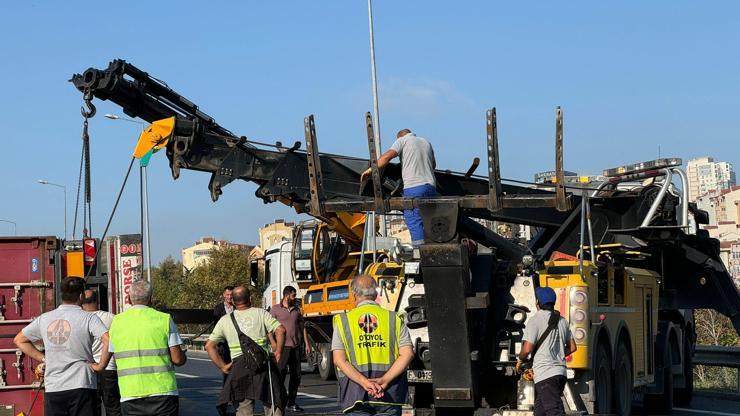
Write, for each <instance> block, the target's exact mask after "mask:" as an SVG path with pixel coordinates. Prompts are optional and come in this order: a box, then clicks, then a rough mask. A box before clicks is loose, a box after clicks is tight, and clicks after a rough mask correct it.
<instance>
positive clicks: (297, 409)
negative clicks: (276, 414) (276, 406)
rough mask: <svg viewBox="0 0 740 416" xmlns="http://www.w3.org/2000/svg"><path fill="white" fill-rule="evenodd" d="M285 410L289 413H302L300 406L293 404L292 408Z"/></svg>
mask: <svg viewBox="0 0 740 416" xmlns="http://www.w3.org/2000/svg"><path fill="white" fill-rule="evenodd" d="M286 409H288V410H290V411H291V412H303V411H304V410H303V408H302V407H301V406H298V405H297V404H294V405H292V406H288V407H286Z"/></svg>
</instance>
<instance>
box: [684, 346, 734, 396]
mask: <svg viewBox="0 0 740 416" xmlns="http://www.w3.org/2000/svg"><path fill="white" fill-rule="evenodd" d="M694 365H706V366H710V367H729V368H737V369H738V372H737V385H736V388H735V393H736V394H740V348H738V347H719V346H713V345H697V346H696V350H695V352H694Z"/></svg>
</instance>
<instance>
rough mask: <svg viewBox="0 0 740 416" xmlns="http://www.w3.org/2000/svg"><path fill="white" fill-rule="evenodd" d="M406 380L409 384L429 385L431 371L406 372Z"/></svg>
mask: <svg viewBox="0 0 740 416" xmlns="http://www.w3.org/2000/svg"><path fill="white" fill-rule="evenodd" d="M406 378H408V380H409V382H410V383H431V382H432V370H406Z"/></svg>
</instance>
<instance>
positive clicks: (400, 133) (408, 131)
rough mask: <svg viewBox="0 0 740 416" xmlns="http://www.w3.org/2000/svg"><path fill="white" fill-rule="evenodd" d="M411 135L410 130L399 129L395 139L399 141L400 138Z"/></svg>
mask: <svg viewBox="0 0 740 416" xmlns="http://www.w3.org/2000/svg"><path fill="white" fill-rule="evenodd" d="M409 133H411V130H409V129H401V130H399V131H398V134H396V139H400V138H401V137H403V136H405V135H407V134H409Z"/></svg>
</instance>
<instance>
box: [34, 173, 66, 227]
mask: <svg viewBox="0 0 740 416" xmlns="http://www.w3.org/2000/svg"><path fill="white" fill-rule="evenodd" d="M38 183H40V184H42V185H51V186H56V187H57V188H62V190H64V239H65V240H66V239H67V187H66V186H64V185H59V184H57V183H52V182H49V181H47V180H44V179H39V180H38Z"/></svg>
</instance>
